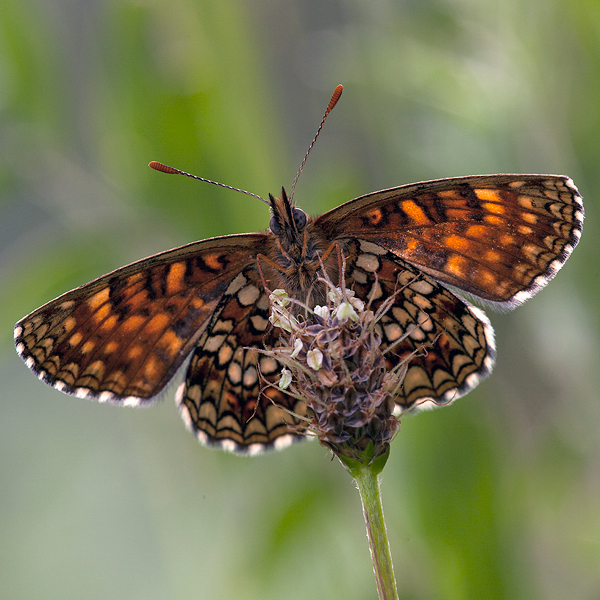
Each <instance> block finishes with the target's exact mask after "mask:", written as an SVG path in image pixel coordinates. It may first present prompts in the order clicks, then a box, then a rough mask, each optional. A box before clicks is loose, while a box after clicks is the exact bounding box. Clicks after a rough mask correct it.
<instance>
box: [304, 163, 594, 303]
mask: <svg viewBox="0 0 600 600" xmlns="http://www.w3.org/2000/svg"><path fill="white" fill-rule="evenodd" d="M582 225H583V204H582V202H581V196H580V195H579V192H578V191H577V188H576V187H575V185H574V184H573V182H572V181H571V180H570V179H569V178H568V177H564V176H559V175H480V176H471V177H455V178H450V179H439V180H434V181H425V182H422V183H414V184H410V185H404V186H400V187H397V188H391V189H389V190H383V191H380V192H374V193H372V194H367V195H366V196H361V197H359V198H356V199H355V200H352V201H350V202H347V203H346V204H343V205H342V206H340V207H338V208H335V209H333V210H331V211H329V212H328V213H325V214H323V215H321V216H320V217H318V218H317V219H316V221H315V227H316V228H317V229H320V230H323V231H326V232H328V234H329V235H339V236H355V237H357V238H361V239H364V240H368V241H371V242H374V243H376V244H378V245H380V246H382V247H384V248H386V249H387V250H389V251H391V252H393V253H394V254H395V255H396V256H399V257H400V258H402V259H403V260H405V261H407V262H408V263H410V264H412V265H414V266H415V267H417V268H419V269H420V270H421V271H423V272H424V273H427V274H429V275H431V276H432V277H434V278H435V279H436V280H438V281H441V282H443V283H445V284H447V285H450V286H453V287H454V288H457V289H459V290H461V291H463V292H467V293H468V294H470V295H471V296H473V297H475V298H478V299H479V300H482V301H484V302H485V303H488V304H490V305H492V306H496V307H498V308H502V309H506V308H514V307H515V306H518V305H519V304H521V303H522V302H524V301H525V300H527V299H528V298H530V297H531V296H532V295H533V294H535V293H536V292H537V291H539V289H541V288H542V287H543V286H544V285H545V284H546V283H547V282H548V281H549V280H550V279H552V277H554V275H555V274H556V272H557V271H558V270H559V269H560V267H561V266H562V265H563V264H564V262H565V261H566V259H567V258H568V256H569V255H570V253H571V252H572V250H573V248H574V247H575V246H576V245H577V242H578V241H579V238H580V236H581V229H582Z"/></svg>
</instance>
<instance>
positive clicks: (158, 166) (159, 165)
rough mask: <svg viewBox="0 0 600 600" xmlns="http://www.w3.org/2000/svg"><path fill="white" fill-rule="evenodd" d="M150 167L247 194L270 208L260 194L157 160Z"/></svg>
mask: <svg viewBox="0 0 600 600" xmlns="http://www.w3.org/2000/svg"><path fill="white" fill-rule="evenodd" d="M148 166H149V167H150V168H151V169H154V170H155V171H160V172H161V173H168V174H169V175H185V176H186V177H191V178H192V179H197V180H198V181H204V182H205V183H212V184H213V185H218V186H219V187H224V188H227V189H228V190H233V191H234V192H241V193H242V194H247V195H248V196H253V197H254V198H258V199H259V200H262V201H263V202H264V203H265V204H267V205H269V206H270V204H269V203H268V202H267V201H266V200H265V199H264V198H263V197H262V196H259V195H258V194H253V193H252V192H247V191H246V190H241V189H240V188H236V187H232V186H230V185H225V184H224V183H219V182H218V181H212V180H211V179H205V178H204V177H198V175H192V174H191V173H186V172H185V171H181V170H180V169H176V168H175V167H169V166H168V165H164V164H163V163H160V162H156V161H155V160H153V161H151V162H149V163H148Z"/></svg>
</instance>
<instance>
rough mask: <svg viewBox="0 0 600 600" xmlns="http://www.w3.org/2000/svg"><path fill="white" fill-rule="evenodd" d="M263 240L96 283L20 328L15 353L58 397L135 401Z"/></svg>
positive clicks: (198, 245)
mask: <svg viewBox="0 0 600 600" xmlns="http://www.w3.org/2000/svg"><path fill="white" fill-rule="evenodd" d="M265 239H266V235H265V234H246V235H238V236H225V237H222V238H213V239H210V240H204V241H201V242H195V243H193V244H188V245H187V246H183V247H181V248H177V249H175V250H170V251H167V252H163V253H161V254H157V255H155V256H152V257H150V258H147V259H144V260H141V261H139V262H136V263H133V264H131V265H128V266H126V267H123V268H121V269H118V270H116V271H114V272H112V273H109V274H108V275H105V276H103V277H100V278H99V279H96V280H95V281H92V282H91V283H89V284H87V285H84V286H82V287H80V288H77V289H75V290H73V291H71V292H67V293H66V294H63V295H62V296H60V297H59V298H57V299H56V300H53V301H52V302H50V303H48V304H46V305H45V306H42V307H41V308H39V309H38V310H36V311H34V312H33V313H31V314H30V315H28V316H26V317H25V318H23V319H22V320H21V321H19V322H18V323H17V325H16V326H15V342H16V347H17V351H18V352H19V354H20V355H21V357H22V358H23V359H24V360H25V362H26V363H27V365H28V366H29V368H30V369H31V370H32V371H34V372H35V373H36V374H37V375H38V377H39V378H40V379H42V380H43V381H44V382H46V383H48V384H49V385H52V386H54V387H55V388H57V389H59V390H61V391H63V392H66V393H68V394H73V395H76V396H80V397H84V398H91V399H95V400H99V401H111V402H117V403H124V404H131V405H137V404H141V403H143V402H145V401H147V400H149V399H151V398H152V397H154V396H156V395H157V394H158V393H159V392H160V391H161V390H162V389H163V387H164V386H165V384H166V383H167V382H168V381H169V380H170V379H171V378H172V377H173V375H174V374H175V372H176V371H177V369H178V368H179V367H180V366H181V364H182V363H183V361H184V360H185V358H186V357H187V356H188V355H189V354H190V352H191V351H192V349H193V348H194V345H195V343H196V342H197V340H198V338H199V337H200V336H201V335H202V333H203V331H204V329H205V328H206V326H207V325H208V323H209V321H210V318H211V315H212V313H213V311H214V310H215V308H216V307H217V305H218V304H219V301H220V300H221V298H222V296H223V295H224V294H225V293H226V291H227V289H228V288H229V287H230V285H231V283H232V281H234V280H235V277H236V276H237V275H238V274H239V273H240V272H241V271H242V270H243V269H244V268H246V267H247V266H248V265H249V264H252V263H253V262H254V261H255V260H256V255H257V253H259V252H261V251H263V250H264V245H265Z"/></svg>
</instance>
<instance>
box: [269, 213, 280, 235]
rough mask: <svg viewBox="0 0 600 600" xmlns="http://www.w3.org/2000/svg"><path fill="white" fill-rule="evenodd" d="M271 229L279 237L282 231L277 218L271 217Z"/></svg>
mask: <svg viewBox="0 0 600 600" xmlns="http://www.w3.org/2000/svg"><path fill="white" fill-rule="evenodd" d="M269 229H270V230H271V231H272V232H273V233H274V234H275V235H279V234H280V233H281V230H280V229H279V223H277V219H276V218H275V217H271V220H270V221H269Z"/></svg>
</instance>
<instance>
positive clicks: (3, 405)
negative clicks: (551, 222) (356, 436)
mask: <svg viewBox="0 0 600 600" xmlns="http://www.w3.org/2000/svg"><path fill="white" fill-rule="evenodd" d="M338 83H343V84H344V86H345V90H344V96H343V98H342V100H341V102H340V104H339V105H338V107H337V108H336V110H335V111H334V112H333V114H332V115H331V117H330V119H329V121H328V123H327V125H326V127H325V130H324V132H323V135H322V136H321V138H320V140H319V143H318V144H317V146H316V148H315V150H314V152H313V154H312V155H311V158H310V160H309V162H308V163H307V166H306V168H305V170H304V173H303V176H302V178H301V179H300V182H299V185H298V188H297V192H296V199H297V201H298V203H299V205H300V206H302V207H303V208H304V209H305V210H307V211H308V212H310V213H313V214H315V213H317V214H318V213H320V212H323V211H325V210H328V209H330V208H333V207H334V206H336V205H338V204H340V203H342V202H344V201H346V200H349V199H351V198H353V197H355V196H358V195H360V194H363V193H367V192H370V191H373V190H376V189H381V188H385V187H391V186H395V185H400V184H403V183H410V182H412V181H418V180H422V179H433V178H437V177H448V176H456V175H469V174H477V173H494V172H525V173H527V172H531V173H561V174H568V175H570V176H571V177H572V178H573V179H574V180H575V182H576V184H577V185H578V186H579V189H580V191H581V193H582V194H583V196H584V201H585V206H586V212H587V219H586V224H585V227H584V232H583V237H582V241H581V244H580V246H579V247H578V248H577V249H576V250H575V252H574V254H573V256H572V258H571V259H570V260H569V261H568V263H567V264H566V266H565V267H564V269H563V270H562V271H561V272H560V273H559V274H558V276H557V277H556V279H555V281H553V282H552V283H551V284H550V285H549V287H548V288H547V289H546V290H544V291H543V292H542V293H541V294H539V296H536V297H535V298H534V299H532V300H531V301H529V302H528V303H527V304H526V305H524V306H523V307H521V308H519V309H518V310H517V311H515V312H514V313H511V314H502V315H499V314H493V315H491V319H492V322H493V324H494V326H495V328H496V331H497V342H498V361H497V366H496V369H495V372H494V374H493V375H492V377H491V378H490V379H489V380H487V381H486V382H485V383H483V384H482V385H481V386H480V387H479V388H478V389H477V390H476V391H475V392H473V393H471V394H470V395H469V396H468V397H466V398H463V399H461V400H460V401H458V402H457V403H456V404H455V405H454V406H452V407H450V408H444V409H440V410H437V411H432V412H428V413H424V414H421V415H419V416H415V417H408V418H406V419H404V420H403V423H402V428H401V431H400V434H399V435H398V436H397V438H396V440H395V441H394V443H393V446H392V454H391V458H390V460H389V462H388V465H387V467H386V469H385V470H384V472H383V484H382V485H383V499H384V508H385V511H386V518H387V523H388V529H389V534H390V541H391V546H392V553H393V556H394V559H395V569H396V575H397V579H398V586H399V589H400V591H401V597H402V598H405V599H414V600H417V599H419V600H420V599H432V598H433V599H438V598H439V599H451V600H453V599H457V600H458V599H464V598H473V599H481V598H486V599H500V598H507V599H511V600H514V599H527V600H531V599H534V600H535V599H538V598H539V599H544V600H546V599H557V600H558V599H564V598H569V599H571V600H579V599H581V600H584V599H585V600H588V599H589V600H593V599H598V598H600V401H599V398H598V395H599V393H598V390H599V383H600V368H599V367H600V344H599V341H598V330H599V322H598V321H599V313H600V311H599V308H600V301H599V299H598V297H599V295H600V250H599V248H600V239H599V237H600V231H599V228H598V212H599V211H598V190H600V164H599V163H600V160H599V159H600V2H598V1H597V0H555V1H552V0H550V1H548V0H504V1H503V2H501V3H496V2H492V1H489V0H488V1H481V0H406V1H399V0H368V1H365V0H362V1H361V0H334V1H330V2H324V1H323V0H287V1H282V0H252V2H249V1H247V2H244V1H243V0H170V1H169V2H156V1H152V0H137V1H136V0H131V1H129V0H112V1H109V0H105V1H99V0H86V1H82V0H0V323H1V327H0V340H1V348H0V379H1V384H2V385H1V390H0V410H1V413H0V457H1V458H0V597H2V598H7V599H9V598H10V599H16V598H18V599H21V598H23V599H38V598H39V599H42V598H43V599H45V600H52V599H61V600H62V599H64V598H85V599H87V600H95V599H107V598H110V599H111V600H112V599H118V598H127V599H129V600H135V599H140V600H141V599H143V600H154V599H161V600H162V599H165V598H169V599H172V600H180V599H204V598H209V599H211V600H225V599H231V598H235V599H236V600H255V599H261V600H269V599H281V598H289V599H296V598H307V597H310V598H315V599H318V598H328V599H344V600H354V599H357V600H358V599H360V600H362V599H365V598H375V597H376V594H375V584H374V578H373V573H372V567H371V564H370V559H369V553H368V546H367V540H366V537H365V533H364V524H363V522H362V516H361V509H360V502H359V498H358V495H357V492H356V490H355V489H354V488H353V485H352V482H351V480H350V478H349V477H348V476H347V475H346V473H345V472H344V471H343V469H342V468H341V467H340V465H339V464H337V462H335V461H333V462H332V461H330V460H329V457H328V455H327V454H326V452H325V451H324V450H323V449H322V448H321V447H319V446H318V445H317V444H315V443H311V444H305V445H299V446H295V447H293V448H291V449H287V450H286V451H284V452H280V453H275V454H271V455H268V456H264V457H260V458H253V459H243V458H238V457H235V456H230V455H226V454H224V453H222V452H218V451H211V450H208V449H205V448H202V447H201V446H200V445H199V444H198V443H197V442H196V440H195V439H194V438H193V436H191V435H190V434H189V433H187V432H186V430H185V428H184V426H183V423H182V422H181V420H180V419H179V416H178V414H177V410H176V408H175V406H174V405H173V396H174V388H173V387H171V389H170V390H169V392H168V393H167V394H166V400H165V401H163V402H161V403H160V404H158V405H156V406H154V407H153V408H151V409H148V410H131V409H123V408H118V407H114V406H105V405H98V404H94V403H92V402H87V401H84V400H81V399H77V398H72V397H68V396H66V395H63V394H60V393H59V392H56V391H54V390H52V389H51V388H49V387H47V386H44V385H43V384H42V383H40V382H39V381H38V380H37V379H36V378H35V377H34V376H33V375H32V374H31V373H30V372H29V371H28V370H27V369H26V367H25V366H24V365H23V364H22V362H21V361H20V359H19V358H18V357H17V355H16V353H15V352H14V349H13V344H12V328H13V324H14V323H15V321H17V320H18V319H19V318H21V317H22V316H24V315H25V314H26V313H28V312H30V311H31V310H33V309H35V308H37V307H38V306H40V305H41V304H43V303H44V302H46V301H48V300H50V299H52V298H54V297H55V296H57V295H58V294H60V293H62V292H64V291H66V290H68V289H70V288H72V287H75V286H77V285H80V284H82V283H85V282H86V281H88V280H90V279H92V278H93V277H96V276H98V275H100V274H103V273H105V272H107V271H109V270H112V269H114V268H116V267H119V266H121V265H123V264H125V263H127V262H130V261H132V260H134V259H138V258H141V257H144V256H146V255H149V254H152V253H155V252H158V251H160V250H164V249H167V248H170V247H173V246H177V245H180V244H183V243H186V242H190V241H193V240H196V239H201V238H205V237H209V236H213V235H223V234H227V233H238V232H245V231H256V230H259V229H262V228H265V227H266V226H267V223H268V211H267V209H266V207H265V206H264V205H262V203H260V202H258V201H255V200H254V199H252V198H249V197H247V196H244V195H242V194H236V193H233V192H229V191H227V190H223V189H220V188H216V187H213V186H208V185H204V184H198V183H195V182H193V181H191V180H189V179H186V178H176V177H167V176H165V175H162V174H160V173H156V172H154V171H151V170H150V169H148V168H147V166H146V164H147V163H148V161H150V160H160V161H163V162H166V163H168V164H172V165H174V166H177V167H180V168H182V169H185V170H188V171H191V172H194V173H196V174H198V175H202V176H204V177H208V178H211V179H216V180H218V181H222V182H225V183H228V184H230V185H233V186H239V187H242V188H244V189H248V190H250V191H253V192H256V193H258V194H260V195H262V196H265V195H266V194H268V193H269V192H278V190H279V189H280V187H281V186H282V185H285V186H287V187H288V188H289V186H290V184H291V182H292V180H293V177H294V175H295V173H296V169H297V167H298V165H299V164H300V161H301V159H302V157H303V155H304V152H305V150H306V148H307V147H308V144H309V142H310V140H311V139H312V136H313V134H314V132H315V130H316V127H317V125H318V123H319V120H320V118H321V115H322V113H323V110H324V109H325V107H326V105H327V102H328V101H329V97H330V94H331V92H332V91H333V89H334V87H335V85H336V84H338Z"/></svg>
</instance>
